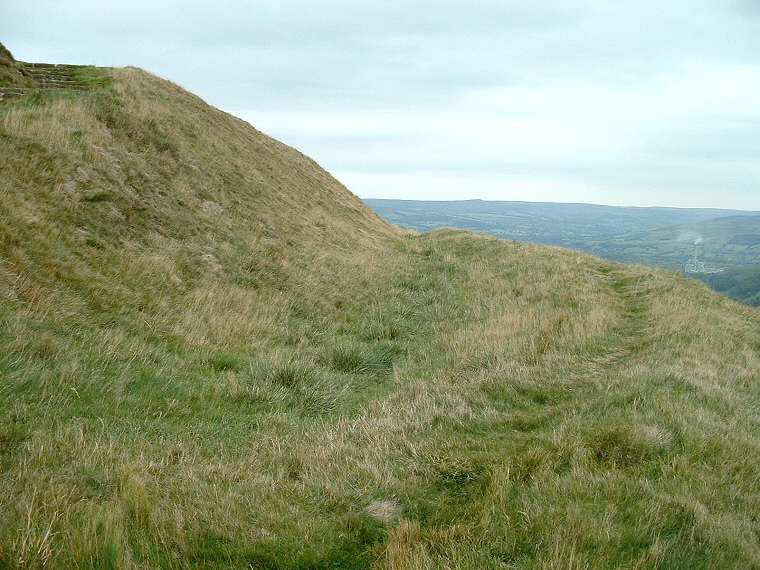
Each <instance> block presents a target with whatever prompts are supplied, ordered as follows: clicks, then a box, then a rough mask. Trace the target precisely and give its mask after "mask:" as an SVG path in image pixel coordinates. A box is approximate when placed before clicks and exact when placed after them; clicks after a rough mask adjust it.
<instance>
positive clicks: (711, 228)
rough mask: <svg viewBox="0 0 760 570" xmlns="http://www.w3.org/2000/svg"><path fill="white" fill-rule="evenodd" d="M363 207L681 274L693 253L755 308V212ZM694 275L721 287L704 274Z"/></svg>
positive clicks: (504, 205) (758, 253)
mask: <svg viewBox="0 0 760 570" xmlns="http://www.w3.org/2000/svg"><path fill="white" fill-rule="evenodd" d="M366 202H367V204H369V205H370V206H371V207H372V208H373V209H374V210H375V211H376V212H378V213H379V214H380V215H381V216H383V217H385V218H386V219H387V220H389V221H391V222H393V223H397V224H400V225H403V226H405V227H408V228H412V229H415V230H418V231H427V230H430V229H434V228H439V227H445V226H450V227H458V228H465V229H471V230H476V231H482V232H486V233H490V234H492V235H496V236H499V237H504V238H510V239H516V240H520V241H530V242H535V243H543V244H550V245H559V246H562V247H569V248H572V249H578V250H580V251H585V252H588V253H593V254H595V255H599V256H601V257H604V258H605V259H610V260H613V261H620V262H624V263H644V264H648V265H655V266H659V267H665V268H668V269H675V270H681V271H683V270H684V268H685V265H686V263H687V262H688V261H689V260H691V259H693V257H694V254H695V253H696V254H697V255H698V256H699V259H701V260H702V261H703V262H705V263H707V264H709V265H711V266H712V267H716V268H721V269H724V270H726V274H725V275H724V276H723V279H722V280H721V283H722V285H721V288H720V289H719V290H720V291H721V292H726V293H728V294H730V295H731V296H732V297H733V298H735V299H737V300H741V301H744V302H747V303H750V304H754V303H755V301H754V299H755V298H756V296H757V294H758V293H760V288H759V289H757V290H755V289H753V288H751V287H750V288H749V289H748V286H749V282H748V281H747V275H748V274H752V275H760V213H758V212H748V211H738V210H720V209H686V208H683V209H679V208H630V207H614V206H599V205H592V204H552V203H539V202H488V201H481V200H468V201H451V202H425V201H419V202H417V201H411V200H367V201H366ZM737 268H742V269H741V270H740V271H739V273H741V275H742V276H743V277H742V282H743V283H744V285H742V286H734V285H728V283H727V282H726V280H728V281H729V282H730V281H731V280H732V278H731V276H732V275H734V274H735V269H737ZM736 275H738V274H736ZM693 276H694V277H698V278H700V279H703V280H705V281H706V282H708V283H713V282H716V281H715V278H707V277H706V276H705V275H693ZM751 282H752V283H754V282H756V280H755V279H752V280H751ZM740 291H741V292H742V293H739V292H740Z"/></svg>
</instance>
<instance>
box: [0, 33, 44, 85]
mask: <svg viewBox="0 0 760 570" xmlns="http://www.w3.org/2000/svg"><path fill="white" fill-rule="evenodd" d="M36 85H37V82H36V81H35V80H34V78H33V77H32V75H31V74H30V73H29V72H27V71H26V70H25V69H24V67H23V66H22V65H20V64H19V63H18V62H17V61H16V59H15V58H14V57H13V54H12V53H11V52H10V51H8V48H6V47H5V46H4V45H3V44H2V43H0V87H35V86H36Z"/></svg>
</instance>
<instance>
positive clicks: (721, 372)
mask: <svg viewBox="0 0 760 570" xmlns="http://www.w3.org/2000/svg"><path fill="white" fill-rule="evenodd" d="M101 73H103V74H104V78H103V81H101V82H100V86H97V85H98V82H94V87H93V88H92V89H91V90H89V91H85V92H67V91H57V92H46V93H40V94H36V95H33V96H27V97H26V98H23V99H18V100H14V101H13V102H11V103H5V104H3V105H2V106H0V168H2V176H1V177H0V454H1V455H0V567H3V568H4V567H8V568H42V567H56V568H58V567H60V568H77V567H98V568H138V567H141V568H148V567H172V568H270V569H274V568H373V567H374V568H385V569H391V568H394V569H395V568H397V569H402V568H404V569H406V568H553V567H567V568H584V567H594V568H621V567H622V568H642V567H663V568H676V567H683V568H723V567H732V566H733V567H757V566H760V520H758V517H757V513H758V512H760V495H759V494H758V493H757V484H758V481H759V480H760V444H758V441H760V440H759V439H758V435H760V417H759V416H758V409H760V390H759V389H758V378H757V375H758V370H760V316H759V315H758V313H757V311H756V310H754V309H750V308H747V307H741V306H739V305H736V304H734V303H732V302H730V301H728V300H727V299H724V298H722V297H720V296H718V295H716V294H713V293H711V292H710V291H709V290H708V289H707V288H706V287H704V286H702V285H701V284H699V283H695V282H692V281H690V280H686V279H683V278H679V277H678V276H676V275H675V274H671V273H666V272H660V271H656V270H650V269H644V268H639V267H626V266H622V265H616V264H612V263H608V262H605V261H602V260H600V259H597V258H592V257H588V256H585V255H582V254H580V253H577V252H570V251H564V250H561V249H553V248H542V247H539V246H534V245H529V244H519V243H515V242H508V241H502V240H498V239H495V238H492V237H487V236H483V235H479V234H474V233H468V232H458V231H446V230H442V231H438V232H433V233H430V234H425V235H421V236H420V235H413V234H408V233H404V232H403V231H402V230H400V229H398V228H395V227H393V226H390V225H388V224H386V223H385V222H383V221H382V220H381V219H380V218H378V217H377V216H376V215H375V214H373V213H372V212H371V211H370V210H369V209H368V208H366V207H365V206H364V205H363V204H362V203H361V202H360V201H359V200H358V199H356V198H355V197H354V196H353V195H351V194H350V193H349V192H348V191H347V190H346V189H345V188H343V187H342V186H341V185H340V184H339V183H337V182H336V181H335V180H334V179H332V178H331V177H330V176H329V175H328V174H327V173H325V172H324V171H323V170H321V169H319V168H318V167H317V165H316V164H315V163H314V162H313V161H311V160H310V159H308V158H306V157H304V156H303V155H301V154H300V153H298V152H296V151H295V150H293V149H290V148H288V147H286V146H284V145H282V144H280V143H278V142H276V141H274V140H272V139H270V138H268V137H266V136H264V135H262V134H261V133H258V132H257V131H255V130H254V129H252V128H251V127H250V126H249V125H247V124H245V123H243V122H242V121H239V120H237V119H235V118H233V117H230V116H228V115H225V114H223V113H221V112H219V111H217V110H214V109H212V108H210V107H208V106H207V105H205V104H204V103H203V102H202V101H200V100H199V99H197V98H195V97H194V96H192V95H189V94H187V93H185V92H184V91H182V90H181V89H179V88H178V87H176V86H174V85H172V84H169V83H167V82H165V81H162V80H160V79H158V78H155V77H153V76H150V75H148V74H146V73H144V72H141V71H138V70H134V69H122V70H110V71H105V70H104V71H102V72H101Z"/></svg>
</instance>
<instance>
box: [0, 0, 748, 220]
mask: <svg viewBox="0 0 760 570" xmlns="http://www.w3.org/2000/svg"><path fill="white" fill-rule="evenodd" d="M758 29H760V7H759V5H758V3H757V2H756V1H750V0H744V1H738V0H736V1H730V0H709V1H708V0H684V1H682V2H677V3H662V2H654V1H653V0H640V1H634V2H617V1H613V0H579V1H576V2H567V1H549V0H547V1H539V2H523V1H517V0H502V1H476V0H454V1H447V2H444V1H432V0H423V1H420V2H414V3H412V2H408V1H403V2H402V1H400V0H391V1H388V2H382V3H378V2H367V1H359V0H355V1H347V0H343V1H340V0H337V1H336V0H333V1H322V2H320V1H314V0H311V1H306V0H281V1H280V2H276V3H275V2H265V1H259V0H254V1H240V2H216V3H209V2H205V1H204V2H201V1H196V0H193V1H182V2H180V1H178V0H172V1H161V0H155V1H152V2H144V1H141V0H135V1H133V2H128V3H126V2H123V3H122V2H119V3H115V2H110V1H68V0H54V1H48V0H37V1H29V0H3V2H2V4H0V41H3V43H5V44H6V46H7V47H9V48H10V49H11V51H13V52H14V54H15V55H16V56H17V57H18V58H20V59H26V60H47V61H68V62H73V63H95V64H99V65H138V66H140V67H144V68H146V69H148V70H150V71H153V72H154V73H157V74H159V75H161V76H163V77H166V78H168V79H171V80H173V81H176V82H177V83H179V84H181V85H183V86H184V87H186V88H188V89H190V90H191V91H193V92H195V93H198V94H199V95H201V96H202V97H204V98H205V99H206V100H208V101H209V102H210V103H212V104H214V105H216V106H219V107H221V108H223V109H225V110H228V111H230V112H233V113H235V114H237V115H239V116H241V117H243V118H244V119H246V120H249V121H250V122H251V123H253V124H254V125H255V126H256V127H257V128H260V129H261V130H264V131H265V132H267V133H269V134H271V135H273V136H275V137H277V138H280V139H281V140H283V141H284V142H287V143H289V144H293V145H294V146H296V147H298V148H300V149H301V150H303V151H304V152H306V153H307V154H310V155H311V156H313V157H314V158H315V159H316V160H317V161H318V162H320V163H321V164H323V165H324V166H325V167H326V168H328V169H329V170H331V171H332V172H334V173H335V174H337V175H338V176H339V177H340V178H341V179H342V180H343V181H344V182H346V183H347V184H348V186H349V187H350V188H351V189H352V190H353V191H354V192H356V193H358V194H359V195H361V196H364V197H383V196H388V197H407V198H408V197H419V198H426V199H430V198H470V197H481V198H490V199H525V200H534V199H536V200H538V199H543V200H555V201H568V200H573V201H597V202H603V203H619V204H640V205H655V204H662V205H684V206H689V205H692V206H705V205H708V206H716V205H717V206H720V205H722V206H725V207H727V208H729V207H730V208H746V209H760V153H758V152H757V151H758V150H760V149H758V146H760V142H758V141H760V34H758V33H757V30H758Z"/></svg>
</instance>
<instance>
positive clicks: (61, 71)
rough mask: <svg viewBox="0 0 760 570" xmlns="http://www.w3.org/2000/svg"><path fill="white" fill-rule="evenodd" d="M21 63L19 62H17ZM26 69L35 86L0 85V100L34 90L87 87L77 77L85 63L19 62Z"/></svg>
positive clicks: (16, 96)
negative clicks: (35, 82) (35, 83)
mask: <svg viewBox="0 0 760 570" xmlns="http://www.w3.org/2000/svg"><path fill="white" fill-rule="evenodd" d="M19 63H21V62H19ZM21 65H23V66H24V68H25V69H26V71H28V72H29V73H30V74H31V76H32V77H33V78H34V79H35V81H37V87H3V86H0V101H5V100H8V99H16V98H18V97H23V96H24V95H27V94H29V93H34V92H35V91H48V90H51V89H76V90H85V89H88V85H87V84H85V83H83V82H82V81H81V80H80V79H79V78H78V74H77V71H78V70H80V69H82V68H84V67H88V66H86V65H67V64H56V63H21Z"/></svg>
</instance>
